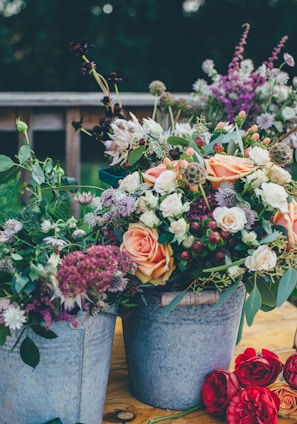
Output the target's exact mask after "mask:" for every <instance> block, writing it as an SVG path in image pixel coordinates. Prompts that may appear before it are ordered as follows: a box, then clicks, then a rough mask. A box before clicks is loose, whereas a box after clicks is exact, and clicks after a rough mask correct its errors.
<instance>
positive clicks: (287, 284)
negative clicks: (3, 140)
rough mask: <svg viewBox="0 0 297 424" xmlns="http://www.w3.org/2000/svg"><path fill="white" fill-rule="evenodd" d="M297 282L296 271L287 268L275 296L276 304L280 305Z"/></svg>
mask: <svg viewBox="0 0 297 424" xmlns="http://www.w3.org/2000/svg"><path fill="white" fill-rule="evenodd" d="M296 283H297V271H296V269H293V268H288V269H287V271H286V272H285V274H284V275H283V276H282V278H281V280H280V282H279V287H278V292H277V296H276V306H277V307H280V306H281V305H282V304H283V303H284V302H285V301H286V300H287V299H288V297H289V296H290V294H291V293H292V291H293V290H294V288H295V287H296Z"/></svg>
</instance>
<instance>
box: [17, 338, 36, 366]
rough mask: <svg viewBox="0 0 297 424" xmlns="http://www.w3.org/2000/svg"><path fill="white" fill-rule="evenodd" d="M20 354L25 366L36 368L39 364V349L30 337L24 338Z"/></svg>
mask: <svg viewBox="0 0 297 424" xmlns="http://www.w3.org/2000/svg"><path fill="white" fill-rule="evenodd" d="M20 354H21V358H22V360H23V361H24V362H25V364H27V365H29V366H30V367H32V368H36V367H37V365H38V364H39V360H40V354H39V350H38V347H37V346H36V344H35V343H34V342H33V340H32V339H31V338H30V337H29V336H27V337H25V338H24V340H23V342H22V344H21V346H20Z"/></svg>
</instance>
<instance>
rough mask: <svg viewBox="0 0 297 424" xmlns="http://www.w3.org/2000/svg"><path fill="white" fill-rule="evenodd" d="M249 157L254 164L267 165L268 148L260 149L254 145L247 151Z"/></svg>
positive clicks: (268, 159) (268, 157) (268, 158)
mask: <svg viewBox="0 0 297 424" xmlns="http://www.w3.org/2000/svg"><path fill="white" fill-rule="evenodd" d="M249 157H250V158H251V159H252V161H253V162H254V163H255V164H256V165H260V166H262V165H268V163H269V162H270V156H269V152H268V150H265V149H261V147H258V146H255V147H253V148H252V149H251V150H250V151H249Z"/></svg>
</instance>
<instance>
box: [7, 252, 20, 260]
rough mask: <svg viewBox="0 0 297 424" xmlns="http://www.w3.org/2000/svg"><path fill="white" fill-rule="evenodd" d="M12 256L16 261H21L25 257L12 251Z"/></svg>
mask: <svg viewBox="0 0 297 424" xmlns="http://www.w3.org/2000/svg"><path fill="white" fill-rule="evenodd" d="M10 256H11V257H12V259H13V260H14V261H21V260H22V259H23V257H22V256H21V255H19V254H18V253H12V254H11V255H10Z"/></svg>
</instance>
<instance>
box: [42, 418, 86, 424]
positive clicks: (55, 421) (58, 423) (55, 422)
mask: <svg viewBox="0 0 297 424" xmlns="http://www.w3.org/2000/svg"><path fill="white" fill-rule="evenodd" d="M44 424H63V423H62V421H61V420H60V418H54V419H53V420H50V421H47V422H46V423H44ZM78 424H79V423H78Z"/></svg>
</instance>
